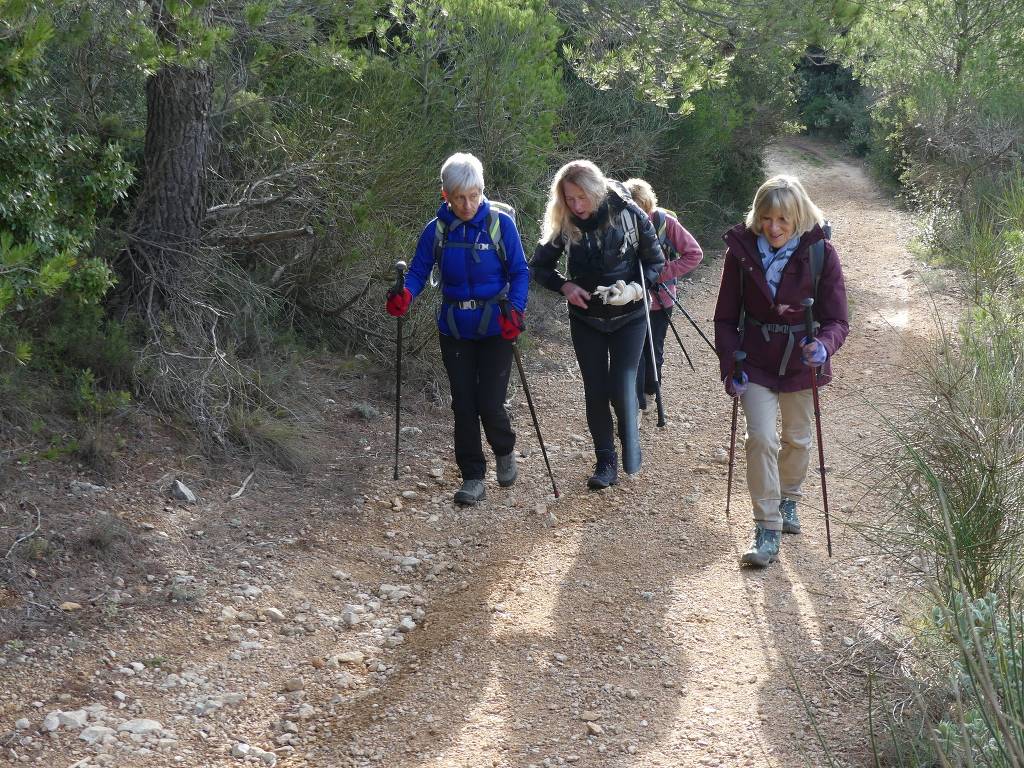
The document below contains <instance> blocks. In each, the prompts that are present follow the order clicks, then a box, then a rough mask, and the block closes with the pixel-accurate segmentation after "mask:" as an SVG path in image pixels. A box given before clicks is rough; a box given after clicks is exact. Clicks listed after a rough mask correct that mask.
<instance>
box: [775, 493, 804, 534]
mask: <svg viewBox="0 0 1024 768" xmlns="http://www.w3.org/2000/svg"><path fill="white" fill-rule="evenodd" d="M779 512H781V513H782V532H783V533H800V518H799V517H797V514H796V500H795V499H783V500H782V501H780V502H779Z"/></svg>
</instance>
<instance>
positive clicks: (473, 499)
mask: <svg viewBox="0 0 1024 768" xmlns="http://www.w3.org/2000/svg"><path fill="white" fill-rule="evenodd" d="M486 496H487V491H486V490H485V489H484V481H483V480H479V479H477V478H473V479H472V480H463V481H462V487H461V488H459V490H457V491H456V492H455V503H456V504H476V503H477V502H478V501H483V500H484V498H485V497H486Z"/></svg>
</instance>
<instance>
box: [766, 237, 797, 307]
mask: <svg viewBox="0 0 1024 768" xmlns="http://www.w3.org/2000/svg"><path fill="white" fill-rule="evenodd" d="M799 244H800V235H794V236H793V239H792V240H790V241H789V242H788V243H786V244H785V245H783V246H782V247H781V248H779V249H778V250H775V249H773V248H772V247H771V245H769V243H768V238H767V237H765V236H764V235H758V236H757V250H758V251H759V252H760V254H761V266H762V267H764V279H765V280H766V281H767V283H768V290H770V291H771V292H772V298H773V299H774V298H775V294H776V293H777V292H778V290H779V283H780V282H781V281H782V270H783V269H785V268H786V264H787V263H789V257H790V256H792V255H793V251H795V250H796V247H797V246H798V245H799Z"/></svg>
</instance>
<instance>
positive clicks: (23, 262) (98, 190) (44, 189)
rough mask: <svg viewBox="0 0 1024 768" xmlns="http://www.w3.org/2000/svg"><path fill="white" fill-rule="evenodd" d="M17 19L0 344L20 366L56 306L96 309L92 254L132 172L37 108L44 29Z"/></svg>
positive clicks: (0, 204)
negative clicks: (36, 70) (38, 64)
mask: <svg viewBox="0 0 1024 768" xmlns="http://www.w3.org/2000/svg"><path fill="white" fill-rule="evenodd" d="M8 10H12V9H11V8H8ZM13 10H19V8H14V9H13ZM20 10H22V12H23V13H24V16H23V18H22V21H23V23H24V24H23V27H22V28H18V27H13V26H12V27H9V28H8V30H7V31H8V37H7V39H6V40H5V45H6V46H7V47H8V52H7V55H6V56H5V57H4V58H3V61H4V62H5V63H6V70H5V71H0V81H2V82H4V83H5V84H6V88H4V90H3V91H2V92H0V100H2V103H3V107H4V110H5V119H4V120H3V121H0V345H2V347H3V349H4V351H6V352H8V353H10V355H11V356H13V359H14V360H17V361H18V362H21V363H25V362H27V360H28V359H29V357H30V356H31V349H32V341H33V339H35V338H36V337H38V335H39V334H40V333H41V332H43V331H44V330H45V329H46V328H47V326H48V325H49V323H50V321H51V320H52V316H53V315H52V313H53V312H54V310H55V309H56V308H57V307H58V306H60V305H61V304H62V303H71V304H78V305H90V304H92V305H95V304H96V303H98V302H99V301H100V300H102V298H103V296H104V294H105V293H106V292H107V290H108V289H109V288H110V287H111V285H112V284H113V276H112V273H111V270H110V268H109V267H108V265H107V263H106V262H105V261H104V260H103V259H101V258H98V257H96V256H94V255H93V254H92V253H91V250H90V247H91V245H92V243H93V241H94V238H95V234H96V230H97V227H98V225H99V222H100V220H101V218H102V217H103V216H104V214H105V213H106V211H107V210H109V208H110V207H111V206H113V205H114V204H115V203H117V201H119V200H120V199H122V198H123V197H124V195H125V192H126V190H127V188H128V186H129V184H130V183H131V181H132V170H131V169H130V168H129V166H128V165H127V164H126V163H125V162H124V161H123V159H122V157H121V151H120V148H119V147H118V145H117V144H114V143H109V144H108V143H103V142H101V141H98V140H97V139H96V138H94V137H91V136H88V135H81V134H74V133H70V134H69V133H65V132H64V131H63V130H62V127H61V126H60V124H59V122H58V120H57V118H56V116H55V114H54V112H53V110H52V109H51V108H50V107H49V106H48V105H46V104H45V103H39V100H38V99H37V98H36V96H37V94H36V93H35V91H34V87H33V86H34V83H35V82H36V80H38V78H39V77H40V76H39V75H34V74H33V70H34V67H35V60H36V59H38V57H39V56H40V55H41V54H42V50H43V49H42V45H41V44H39V42H38V39H37V38H38V37H39V35H40V33H39V31H38V30H40V29H48V28H49V27H48V22H46V20H45V19H40V18H36V17H34V16H33V15H32V14H31V9H30V8H28V7H25V8H21V9H20ZM10 23H11V22H8V24H10ZM47 36H48V35H47ZM12 49H13V50H14V51H18V50H19V49H20V53H17V52H16V53H11V50H12ZM27 52H31V55H32V57H34V59H32V60H29V59H28V54H27ZM34 78H35V79H34ZM10 361H11V357H10V356H9V357H8V359H7V361H6V363H7V364H9V363H10ZM2 364H4V363H2V362H0V365H2Z"/></svg>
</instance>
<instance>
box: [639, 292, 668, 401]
mask: <svg viewBox="0 0 1024 768" xmlns="http://www.w3.org/2000/svg"><path fill="white" fill-rule="evenodd" d="M671 317H672V308H671V307H668V308H666V309H659V310H653V309H652V310H651V336H652V337H653V338H654V356H655V359H656V360H657V363H658V381H659V382H660V381H661V364H662V363H663V362H665V334H666V333H668V321H669V319H670V318H671ZM655 394H657V393H656V392H655V389H654V365H653V364H652V363H651V346H650V345H649V344H647V342H646V339H645V340H644V354H643V357H642V358H641V359H640V367H639V368H637V371H636V399H637V402H638V403H640V407H641V408H646V407H647V397H648V396H652V397H653V396H654V395H655Z"/></svg>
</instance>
